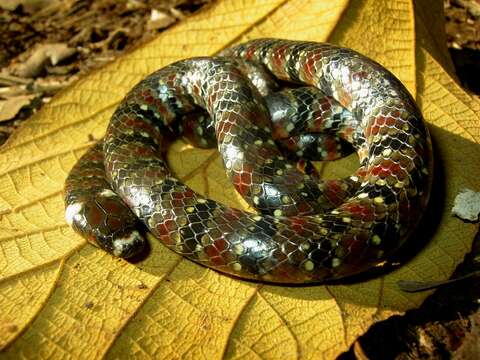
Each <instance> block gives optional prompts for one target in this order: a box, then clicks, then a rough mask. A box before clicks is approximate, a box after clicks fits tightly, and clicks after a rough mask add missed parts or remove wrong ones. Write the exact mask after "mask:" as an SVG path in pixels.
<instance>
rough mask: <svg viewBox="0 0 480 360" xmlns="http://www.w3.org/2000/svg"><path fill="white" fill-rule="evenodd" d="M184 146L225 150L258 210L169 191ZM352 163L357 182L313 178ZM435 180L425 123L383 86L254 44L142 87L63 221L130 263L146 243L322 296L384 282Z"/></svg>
mask: <svg viewBox="0 0 480 360" xmlns="http://www.w3.org/2000/svg"><path fill="white" fill-rule="evenodd" d="M178 136H184V138H186V139H187V140H188V141H190V142H191V143H193V144H194V145H196V146H200V147H211V146H216V147H217V149H218V152H219V154H220V157H221V159H222V161H223V165H224V167H225V172H226V175H227V177H228V178H229V179H230V180H231V182H232V183H233V185H234V187H235V189H236V191H237V192H238V193H239V194H240V195H242V196H243V198H244V199H245V200H246V202H247V203H248V204H249V205H251V206H252V208H253V209H254V210H249V211H247V210H241V209H237V208H233V207H229V206H227V205H225V204H222V203H220V202H217V201H214V200H212V199H209V198H206V197H204V196H202V195H200V194H198V193H196V192H195V191H194V190H192V189H191V188H190V187H188V186H187V185H186V184H184V183H183V182H182V181H181V180H179V179H178V178H177V177H175V174H173V173H172V171H171V170H170V168H169V166H168V163H167V160H166V156H165V154H166V149H168V144H169V143H170V142H171V141H172V138H173V139H175V138H176V137H178ZM349 151H350V152H351V151H354V152H356V154H357V156H358V160H359V168H358V169H357V170H356V171H355V172H354V173H353V174H352V175H350V176H348V177H345V178H341V179H322V178H321V176H319V174H318V172H317V171H315V166H314V161H315V160H334V159H337V158H339V157H342V156H344V155H345V154H346V153H348V152H349ZM312 164H313V165H312ZM432 169H433V155H432V144H431V138H430V135H429V131H428V129H427V127H426V124H425V121H424V120H423V117H422V115H421V112H420V110H419V108H418V107H417V105H416V103H415V100H414V99H413V98H412V96H411V95H410V93H409V92H408V90H407V89H406V88H405V87H404V86H403V84H402V83H401V82H400V80H398V79H397V78H396V77H395V76H394V75H393V74H392V73H391V72H390V71H389V70H387V69H386V68H384V67H383V66H381V65H380V64H378V63H377V62H375V61H374V60H372V59H370V58H368V57H366V56H364V55H362V54H360V53H358V52H356V51H354V50H352V49H349V48H345V47H341V46H338V45H334V44H329V43H317V42H310V41H293V40H282V39H268V38H267V39H255V40H250V41H247V42H245V43H242V44H240V45H235V46H232V47H230V48H226V49H224V50H223V51H221V52H220V53H219V54H217V55H216V56H213V57H196V58H189V59H185V60H180V61H177V62H175V63H172V64H170V65H168V66H166V67H163V68H161V69H160V70H157V71H156V72H154V73H152V74H151V75H149V76H148V77H146V78H145V79H143V80H142V81H140V82H139V83H138V84H137V85H135V86H134V87H133V88H132V89H131V90H130V91H129V92H128V93H127V95H126V96H125V98H124V99H123V100H122V101H121V102H120V104H119V105H118V107H117V108H116V110H115V111H114V113H113V115H112V117H111V119H110V122H109V124H108V127H107V130H106V133H105V136H104V138H103V139H102V140H101V141H99V142H98V143H96V144H95V145H94V146H93V147H92V148H91V149H90V150H88V151H87V152H86V153H85V155H83V156H82V157H81V158H80V159H79V161H78V162H77V163H76V164H75V165H74V167H73V169H72V170H71V172H70V173H69V175H68V177H67V180H66V184H65V204H66V220H67V222H68V223H69V224H70V225H71V226H72V227H73V228H74V229H75V230H76V231H77V232H78V233H80V234H81V235H82V236H84V237H85V238H86V239H87V240H88V241H90V242H91V243H93V244H94V245H96V246H98V247H100V248H102V249H104V250H106V251H107V252H109V253H111V254H113V255H114V256H118V257H122V258H129V257H133V256H135V255H136V254H138V253H139V252H141V251H142V249H143V248H144V246H145V241H146V240H145V234H144V231H143V230H142V228H144V229H147V230H148V231H149V232H150V233H152V234H153V235H154V236H155V238H157V239H158V240H160V242H162V243H163V244H164V245H165V246H167V247H168V248H169V249H171V250H173V251H174V252H176V253H178V254H180V255H182V256H184V257H186V258H188V259H190V260H192V261H194V262H196V263H199V264H201V265H204V266H206V267H208V268H211V269H214V270H217V271H219V272H222V273H225V274H229V275H233V276H234V277H239V278H243V279H249V280H259V281H266V282H272V283H287V284H288V283H309V282H324V281H328V280H334V279H339V278H343V277H346V276H351V275H354V274H358V273H360V272H363V271H366V270H368V269H370V268H372V267H375V266H377V265H378V264H380V263H382V262H384V261H385V259H387V258H388V257H389V256H390V255H392V254H393V253H395V252H396V251H397V250H398V249H399V248H400V247H401V245H402V244H404V243H405V242H406V240H407V239H409V238H410V237H412V236H414V232H415V229H416V228H417V227H418V224H419V221H420V219H421V218H422V215H423V213H424V212H425V209H426V206H427V203H428V199H429V195H430V190H431V185H432V175H433V174H432V173H433V171H432Z"/></svg>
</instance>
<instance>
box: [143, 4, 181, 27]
mask: <svg viewBox="0 0 480 360" xmlns="http://www.w3.org/2000/svg"><path fill="white" fill-rule="evenodd" d="M175 21H176V20H175V18H174V17H172V16H170V15H168V14H167V13H164V12H163V11H158V10H157V9H152V12H151V14H150V20H149V22H148V23H147V29H149V30H151V29H155V30H159V29H164V28H166V27H167V26H170V25H172V24H173V23H174V22H175Z"/></svg>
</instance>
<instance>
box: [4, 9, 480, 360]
mask: <svg viewBox="0 0 480 360" xmlns="http://www.w3.org/2000/svg"><path fill="white" fill-rule="evenodd" d="M212 1H213V0H161V1H159V0H156V1H154V0H126V1H116V0H67V1H61V0H43V1H42V0H30V1H28V0H24V1H22V0H18V1H8V2H5V4H7V5H5V4H2V3H0V146H1V144H2V143H4V142H5V141H6V139H7V138H8V137H9V135H10V134H11V133H12V132H13V131H15V129H16V128H17V127H18V124H19V123H20V122H21V121H23V120H25V119H26V118H28V117H29V116H30V115H31V114H32V113H34V112H35V111H37V110H38V109H39V108H40V107H41V106H42V105H43V104H45V103H47V102H48V101H49V100H50V99H51V97H52V96H53V95H54V94H55V93H56V92H58V91H59V90H61V89H62V88H64V87H66V86H68V85H70V84H71V83H72V82H73V81H75V80H76V79H78V78H80V77H82V76H83V75H85V74H87V73H88V72H89V71H91V70H92V69H94V68H97V67H99V66H102V65H103V64H105V63H106V62H109V61H111V60H113V59H114V58H115V57H117V56H119V55H121V54H122V53H124V52H127V51H129V50H131V49H132V47H134V46H138V45H139V44H142V43H145V42H147V41H148V40H150V39H152V38H153V37H155V36H156V35H158V33H159V32H161V31H163V30H164V29H166V28H168V27H169V26H171V25H172V24H174V23H176V22H178V21H182V19H183V18H185V17H187V16H189V15H191V14H193V13H195V12H196V11H199V10H200V9H201V8H202V7H203V6H208V4H209V3H210V2H212ZM444 3H445V16H446V20H447V22H446V32H447V39H448V47H449V51H450V54H451V57H452V60H453V62H454V64H455V67H456V72H457V76H458V78H459V79H460V81H461V83H462V85H463V86H464V87H465V88H466V89H467V90H468V91H471V92H473V93H475V94H477V95H480V0H445V2H444ZM36 44H43V45H36ZM46 44H50V45H46ZM52 44H53V45H52ZM479 270H480V236H477V239H476V240H475V242H474V245H473V248H472V252H471V253H470V254H468V255H467V256H466V258H465V261H464V263H463V264H462V265H460V266H459V267H458V269H457V270H456V272H455V273H454V274H453V276H452V278H454V279H455V278H458V277H461V276H464V275H467V276H468V274H472V273H473V272H475V271H476V272H477V273H478V271H479ZM479 304H480V280H479V277H478V276H477V277H469V278H467V279H465V280H462V281H458V282H454V283H452V284H449V285H445V286H443V287H441V288H439V289H438V290H437V291H435V293H434V294H433V295H432V296H430V297H429V298H428V299H427V300H426V301H425V302H424V304H423V305H422V306H421V307H420V308H418V309H414V310H411V311H408V312H407V313H405V314H404V315H402V316H394V317H392V318H390V319H388V320H385V321H382V322H379V323H376V324H375V325H373V326H372V327H371V328H370V329H369V330H368V331H367V332H366V333H365V334H364V335H363V336H361V337H360V338H359V339H358V340H357V341H356V342H355V343H354V344H353V345H352V347H351V349H350V350H349V351H348V352H346V353H345V354H343V355H342V356H341V357H340V358H341V359H350V358H359V359H390V358H398V359H411V358H426V359H444V358H457V359H475V358H476V359H480V345H479V344H480V311H479Z"/></svg>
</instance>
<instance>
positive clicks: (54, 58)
mask: <svg viewBox="0 0 480 360" xmlns="http://www.w3.org/2000/svg"><path fill="white" fill-rule="evenodd" d="M75 52H76V50H75V49H72V48H69V47H68V46H67V44H63V43H54V44H42V45H39V46H37V47H36V48H35V50H34V51H33V54H32V55H30V56H29V58H28V59H27V61H25V62H24V63H21V64H18V66H16V69H14V71H15V73H16V74H17V75H19V76H21V77H24V78H29V77H35V76H38V75H39V74H40V73H41V72H42V70H43V69H44V68H45V66H46V65H47V64H48V63H50V64H52V65H53V66H55V65H57V64H58V63H59V62H60V61H62V60H64V59H66V58H69V57H70V56H72V55H73V54H75Z"/></svg>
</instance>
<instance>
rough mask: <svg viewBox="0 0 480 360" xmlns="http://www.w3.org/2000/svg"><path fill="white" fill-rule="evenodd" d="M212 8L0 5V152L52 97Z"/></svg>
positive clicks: (78, 2)
mask: <svg viewBox="0 0 480 360" xmlns="http://www.w3.org/2000/svg"><path fill="white" fill-rule="evenodd" d="M211 1H212V0H155V1H154V0H124V1H117V0H67V1H63V0H4V1H1V2H0V145H1V144H3V142H5V140H6V139H7V138H8V136H9V135H10V134H11V133H12V132H13V131H14V129H15V128H16V127H17V125H18V124H19V123H20V122H21V121H22V120H23V119H26V118H27V117H28V116H29V115H31V114H32V113H34V112H35V111H37V110H38V108H39V107H40V106H41V105H42V104H44V103H46V102H48V101H49V100H50V98H51V97H52V96H53V95H54V94H55V93H56V92H58V91H59V90H61V89H63V88H65V87H66V86H68V85H70V84H71V83H72V82H74V81H75V80H77V79H78V78H79V77H81V76H82V75H84V74H86V73H88V72H89V71H91V70H92V69H94V68H98V67H99V66H102V65H104V64H105V63H107V62H110V61H112V60H114V59H115V58H116V57H118V56H119V55H121V54H122V53H124V52H126V51H129V50H130V49H132V48H133V47H134V46H138V45H139V44H142V43H145V42H147V41H148V40H150V39H152V38H154V37H155V36H156V35H157V34H158V33H159V32H160V31H162V30H164V29H166V28H168V27H169V26H171V25H172V24H174V23H176V22H177V21H180V20H181V19H183V18H184V17H186V16H188V15H190V14H192V13H193V12H195V11H197V10H198V9H200V8H201V7H202V6H203V5H205V4H207V3H209V2H211Z"/></svg>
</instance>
